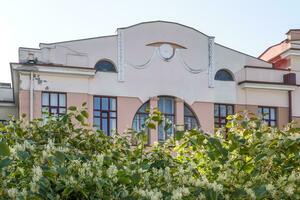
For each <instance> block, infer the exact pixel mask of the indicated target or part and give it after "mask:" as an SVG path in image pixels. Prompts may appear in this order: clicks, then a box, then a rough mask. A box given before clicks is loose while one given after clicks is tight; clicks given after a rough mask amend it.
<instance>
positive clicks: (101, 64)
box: [95, 60, 117, 72]
mask: <svg viewBox="0 0 300 200" xmlns="http://www.w3.org/2000/svg"><path fill="white" fill-rule="evenodd" d="M95 69H96V71H100V72H117V70H116V67H115V65H114V64H113V63H112V62H111V61H109V60H100V61H98V62H97V63H96V65H95Z"/></svg>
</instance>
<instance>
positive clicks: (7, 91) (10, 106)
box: [0, 83, 18, 123]
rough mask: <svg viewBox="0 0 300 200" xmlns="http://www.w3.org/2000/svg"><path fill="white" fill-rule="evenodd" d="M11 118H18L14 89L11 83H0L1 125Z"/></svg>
mask: <svg viewBox="0 0 300 200" xmlns="http://www.w3.org/2000/svg"><path fill="white" fill-rule="evenodd" d="M9 116H18V112H17V107H16V105H15V103H14V95H13V89H12V87H11V84H10V83H0V123H4V122H6V121H8V120H9Z"/></svg>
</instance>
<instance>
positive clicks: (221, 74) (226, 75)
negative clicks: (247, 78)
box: [215, 69, 233, 81]
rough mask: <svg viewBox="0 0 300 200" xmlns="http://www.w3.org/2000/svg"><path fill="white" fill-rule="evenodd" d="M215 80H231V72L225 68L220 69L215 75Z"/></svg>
mask: <svg viewBox="0 0 300 200" xmlns="http://www.w3.org/2000/svg"><path fill="white" fill-rule="evenodd" d="M215 80H218V81H233V76H232V74H231V72H229V71H228V70H225V69H220V70H219V71H217V73H216V75H215Z"/></svg>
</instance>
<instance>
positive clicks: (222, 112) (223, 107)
mask: <svg viewBox="0 0 300 200" xmlns="http://www.w3.org/2000/svg"><path fill="white" fill-rule="evenodd" d="M220 116H221V117H226V106H225V105H220Z"/></svg>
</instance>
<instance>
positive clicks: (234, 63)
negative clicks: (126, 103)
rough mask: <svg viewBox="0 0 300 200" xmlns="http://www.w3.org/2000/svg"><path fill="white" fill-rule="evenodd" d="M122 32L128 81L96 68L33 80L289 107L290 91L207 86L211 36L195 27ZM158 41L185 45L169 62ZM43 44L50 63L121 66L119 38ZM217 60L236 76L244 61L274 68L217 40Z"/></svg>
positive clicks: (158, 25) (64, 87) (66, 87)
mask: <svg viewBox="0 0 300 200" xmlns="http://www.w3.org/2000/svg"><path fill="white" fill-rule="evenodd" d="M121 30H122V31H123V34H124V35H123V39H124V51H125V53H124V55H125V81H124V82H118V80H117V73H103V72H98V73H96V74H95V76H94V77H86V76H74V75H61V74H60V75H58V74H53V75H49V74H45V73H39V75H40V78H41V79H42V80H45V81H46V82H44V83H42V84H38V83H37V82H35V90H45V89H46V88H48V90H50V91H64V92H78V93H86V92H87V93H89V94H98V95H112V96H130V97H139V98H140V99H141V100H142V101H145V100H147V99H148V98H149V97H151V96H157V95H172V96H177V97H180V98H182V99H184V100H185V101H187V102H188V103H189V104H192V103H193V102H195V101H200V102H219V103H222V102H224V103H232V104H235V103H238V104H253V105H257V104H258V105H272V106H287V99H286V97H287V95H286V92H281V91H274V90H259V89H256V90H246V89H241V88H240V86H238V85H237V82H222V81H215V87H214V88H209V87H208V72H207V70H208V63H209V60H208V57H209V53H208V39H209V37H208V36H206V35H204V34H202V33H200V32H198V31H196V30H194V29H192V28H188V27H185V26H182V25H179V24H174V23H167V22H153V23H142V24H139V25H136V26H132V27H129V28H124V29H121ZM154 42H172V43H176V44H178V45H181V46H184V47H185V48H186V49H176V52H175V56H174V57H173V58H172V59H171V60H170V61H169V62H166V61H164V60H163V59H161V57H160V56H159V54H158V51H157V47H153V46H147V44H149V43H154ZM41 48H43V49H45V48H50V51H49V52H48V53H49V62H50V63H57V64H62V65H74V66H80V67H89V68H93V67H94V65H95V63H96V62H97V61H98V60H100V59H104V58H105V59H110V60H112V61H113V62H114V63H115V64H117V56H118V55H117V36H110V37H102V38H94V39H88V40H80V41H71V42H62V43H54V44H41ZM44 51H45V50H44ZM45 52H46V51H45ZM46 54H47V52H46ZM150 58H152V59H151V60H150V62H149V63H148V64H147V65H145V66H143V68H142V69H138V67H137V66H135V65H141V64H144V63H146V62H147V61H149V59H150ZM43 59H44V60H47V59H45V58H43ZM214 61H215V71H217V70H219V69H222V68H226V69H229V70H230V71H231V72H232V73H233V74H235V76H238V75H239V74H240V73H241V70H243V69H244V66H245V65H255V66H261V67H272V66H271V64H269V63H266V62H264V61H262V60H259V59H256V58H253V57H251V56H248V55H246V54H243V53H240V52H237V51H235V50H232V49H229V48H226V47H224V46H221V45H219V44H215V57H214ZM186 65H188V66H189V67H191V68H192V69H195V70H199V69H200V70H201V69H202V70H203V71H202V72H201V73H197V74H195V73H192V72H190V71H189V70H187V68H186ZM253 76H256V74H253ZM264 76H266V77H267V78H269V79H270V80H269V79H268V81H272V80H273V79H274V80H275V79H276V81H277V79H278V77H277V76H278V74H275V75H274V76H269V75H268V73H266V74H265V75H264ZM264 78H265V77H261V79H264ZM21 80H22V81H21V89H28V88H29V79H28V77H23V76H21ZM297 109H299V108H297ZM299 112H300V111H299Z"/></svg>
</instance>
